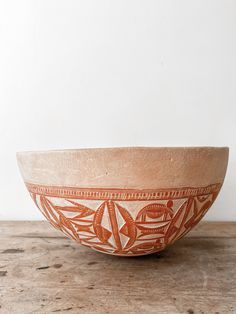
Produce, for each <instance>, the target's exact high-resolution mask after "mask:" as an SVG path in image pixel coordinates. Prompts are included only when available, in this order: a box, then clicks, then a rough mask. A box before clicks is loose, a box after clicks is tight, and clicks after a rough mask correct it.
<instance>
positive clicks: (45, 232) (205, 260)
mask: <svg viewBox="0 0 236 314" xmlns="http://www.w3.org/2000/svg"><path fill="white" fill-rule="evenodd" d="M0 313H3V314H8V313H10V314H15V313H17V314H18V313H19V314H28V313H60V314H61V313H68V314H72V313H85V314H87V313H114V314H120V313H140V314H143V313H155V314H156V313H168V314H175V313H187V314H193V313H195V314H197V313H200V314H203V313H205V314H211V313H214V314H217V313H219V314H221V313H223V314H225V313H236V223H202V224H200V225H199V226H198V227H197V228H195V229H194V230H193V231H192V232H191V233H190V234H189V235H188V236H187V237H185V238H184V239H182V240H180V241H179V242H177V243H176V244H175V245H174V246H172V247H170V248H168V249H167V250H165V251H164V252H162V253H161V254H153V255H148V256H143V257H136V258H132V257H130V258H124V257H114V256H109V255H105V254H101V253H98V252H96V251H93V250H91V249H89V248H86V247H82V246H78V245H77V244H76V243H73V242H72V241H71V240H69V239H67V238H65V237H64V236H63V234H62V233H60V232H59V231H56V230H54V229H53V228H52V227H51V226H50V225H49V224H48V223H46V222H0Z"/></svg>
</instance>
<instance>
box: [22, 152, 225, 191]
mask: <svg viewBox="0 0 236 314" xmlns="http://www.w3.org/2000/svg"><path fill="white" fill-rule="evenodd" d="M228 153H229V149H228V148H227V147H124V148H90V149H73V150H55V151H42V152H19V153H17V160H18V164H19V168H20V171H21V173H22V176H23V178H24V181H25V182H27V183H35V184H43V185H49V186H71V187H73V186H74V187H81V188H83V187H85V188H93V187H94V188H138V189H153V188H154V189H157V188H172V187H188V186H190V187H202V186H208V185H210V184H215V183H222V182H223V180H224V177H225V173H226V168H227V163H228Z"/></svg>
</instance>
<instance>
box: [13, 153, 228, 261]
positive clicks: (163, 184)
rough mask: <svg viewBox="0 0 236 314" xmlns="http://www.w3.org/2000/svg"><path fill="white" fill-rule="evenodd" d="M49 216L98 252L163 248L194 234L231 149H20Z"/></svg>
mask: <svg viewBox="0 0 236 314" xmlns="http://www.w3.org/2000/svg"><path fill="white" fill-rule="evenodd" d="M17 159H18V164H19V167H20V171H21V174H22V176H23V179H24V181H25V184H26V187H27V189H28V190H29V193H30V195H31V197H32V199H33V200H34V202H35V204H36V205H37V207H38V208H39V209H40V211H41V212H42V213H43V215H44V216H45V217H46V219H47V220H48V221H49V222H50V223H51V224H52V225H53V226H54V227H55V228H56V229H59V230H61V231H62V232H63V233H64V234H66V235H67V236H68V237H70V238H72V239H73V240H75V241H76V242H78V243H81V244H83V245H86V246H88V247H91V248H92V249H94V250H97V251H99V252H103V253H108V254H113V255H120V256H136V255H145V254H150V253H154V252H159V251H161V250H163V249H165V247H166V246H168V245H170V244H172V243H174V242H175V241H176V240H178V239H179V238H181V237H182V236H184V235H185V234H186V233H187V232H189V231H190V230H191V229H192V228H193V227H194V226H195V225H196V224H197V223H198V222H199V221H200V220H201V219H202V217H203V216H204V215H205V213H206V212H207V210H208V209H209V208H210V207H211V205H212V204H213V202H214V200H215V199H216V197H217V195H218V193H219V191H220V188H221V186H222V183H223V180H224V177H225V172H226V168H227V162H228V148H227V147H187V148H181V147H173V148H156V147H154V148H148V147H129V148H98V149H75V150H58V151H43V152H21V153H17Z"/></svg>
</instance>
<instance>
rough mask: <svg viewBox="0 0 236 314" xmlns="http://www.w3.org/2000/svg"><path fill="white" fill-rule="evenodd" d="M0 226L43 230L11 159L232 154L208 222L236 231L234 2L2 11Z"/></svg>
mask: <svg viewBox="0 0 236 314" xmlns="http://www.w3.org/2000/svg"><path fill="white" fill-rule="evenodd" d="M0 24H1V25H0V140H1V141H0V145H1V153H0V187H1V188H0V196H1V205H0V219H42V216H41V214H40V213H39V212H38V211H37V210H36V208H35V206H34V205H33V203H32V201H31V199H30V197H29V196H28V194H27V192H26V190H25V188H24V185H23V183H22V180H21V178H20V175H19V172H18V169H17V165H16V161H15V152H16V151H19V150H42V149H56V148H79V147H105V146H128V145H132V146H135V145H137V146H184V145H190V146H194V145H213V146H214V145H215V146H230V149H231V151H230V163H229V167H228V172H227V176H226V180H225V184H224V187H223V189H222V191H221V194H220V196H219V198H218V199H217V201H216V203H215V205H214V206H213V207H212V208H211V210H210V212H209V213H208V214H207V216H206V219H208V220H236V198H235V197H234V196H235V194H234V193H235V188H236V162H235V159H236V141H235V134H236V122H235V119H236V58H235V56H236V1H234V0H227V1H225V0H195V1H189V0H185V1H181V0H180V1H175V0H171V1H168V0H166V1H157V0H153V1H139V0H119V1H110V0H107V1H104V0H99V1H97V0H89V1H79V0H76V1H60V0H55V1H51V0H46V1H43V0H40V1H24V0H22V1H9V0H3V1H1V2H0Z"/></svg>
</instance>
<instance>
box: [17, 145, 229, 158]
mask: <svg viewBox="0 0 236 314" xmlns="http://www.w3.org/2000/svg"><path fill="white" fill-rule="evenodd" d="M165 149H167V150H183V151H187V150H189V151H191V150H225V151H229V146H114V147H83V148H65V149H48V150H29V151H27V150H26V151H18V152H16V155H17V156H19V155H25V154H48V153H70V152H71V153H77V152H86V151H90V152H91V151H94V152H96V151H111V150H114V151H115V150H117V151H119V150H126V151H129V150H165Z"/></svg>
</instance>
